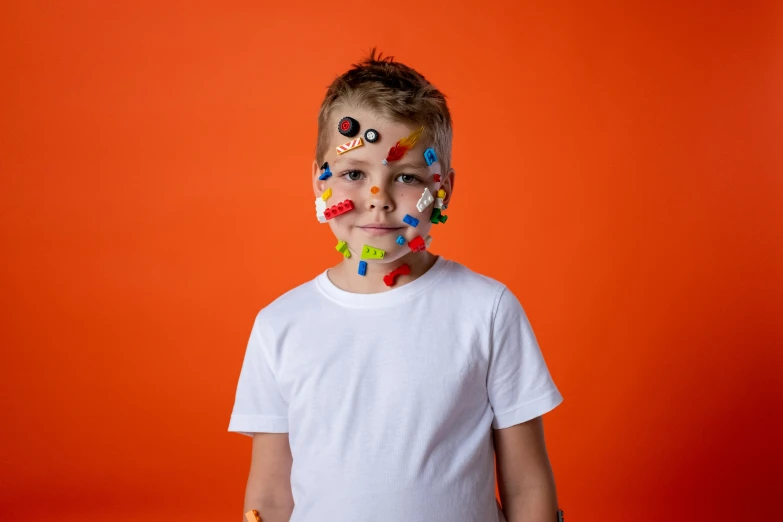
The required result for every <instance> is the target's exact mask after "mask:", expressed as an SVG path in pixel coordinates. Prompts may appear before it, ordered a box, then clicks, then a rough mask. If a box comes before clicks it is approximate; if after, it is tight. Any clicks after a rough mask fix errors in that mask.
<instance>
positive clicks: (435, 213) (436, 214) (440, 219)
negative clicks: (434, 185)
mask: <svg viewBox="0 0 783 522" xmlns="http://www.w3.org/2000/svg"><path fill="white" fill-rule="evenodd" d="M447 219H449V216H442V215H441V213H440V209H439V208H435V209H433V210H432V216H431V217H430V223H435V224H436V225H437V224H438V223H445V222H446V220H447Z"/></svg>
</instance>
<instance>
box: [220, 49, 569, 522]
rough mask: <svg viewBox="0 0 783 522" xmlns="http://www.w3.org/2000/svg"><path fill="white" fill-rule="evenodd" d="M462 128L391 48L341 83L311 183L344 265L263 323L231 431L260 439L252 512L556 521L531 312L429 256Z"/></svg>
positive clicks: (405, 521) (551, 391)
mask: <svg viewBox="0 0 783 522" xmlns="http://www.w3.org/2000/svg"><path fill="white" fill-rule="evenodd" d="M451 136H452V130H451V116H450V113H449V110H448V108H447V106H446V101H445V98H444V96H443V95H442V94H441V93H440V92H439V91H438V90H437V89H435V88H434V87H433V86H432V85H431V84H430V83H429V82H427V80H426V79H425V78H424V77H423V76H421V75H420V74H419V73H417V72H416V71H414V70H413V69H411V68H409V67H406V66H405V65H403V64H401V63H399V62H394V61H393V57H392V58H385V59H384V58H381V57H380V56H379V57H378V58H376V57H375V50H373V51H372V52H371V54H370V56H369V58H367V59H365V60H364V61H362V62H361V63H359V64H356V65H354V66H353V68H352V69H351V70H349V71H348V72H346V73H345V74H343V75H342V76H340V77H339V78H337V79H336V80H335V81H334V82H333V83H332V85H331V86H330V87H329V89H328V91H327V94H326V98H325V99H324V101H323V104H322V106H321V110H320V113H319V115H318V144H317V150H316V159H315V160H314V161H313V165H312V177H313V189H314V193H315V196H316V216H317V217H318V220H319V221H320V222H322V223H328V224H329V227H330V228H331V230H332V233H334V235H335V236H336V239H337V240H338V244H337V246H336V250H337V251H338V252H339V254H335V255H340V258H341V260H340V263H338V264H337V265H336V266H335V267H333V268H331V269H327V270H326V271H324V272H323V273H321V274H320V275H318V276H317V277H316V278H315V279H313V280H311V281H309V282H307V283H305V284H303V285H300V286H298V287H296V288H294V289H293V290H291V291H289V292H287V293H286V294H284V295H283V296H281V297H279V298H278V299H276V300H275V301H274V302H273V303H271V304H270V305H268V306H267V307H265V308H263V309H262V310H261V311H260V312H259V313H258V315H257V316H256V318H255V322H254V324H253V328H252V330H251V334H250V339H249V342H248V345H247V351H246V353H245V358H244V363H243V365H242V369H241V372H240V376H239V381H238V385H237V391H236V401H235V404H234V409H233V412H232V415H231V420H230V423H229V428H228V431H234V432H239V433H242V434H244V435H249V436H252V437H253V449H252V461H251V467H250V474H249V477H248V481H247V489H246V493H245V513H248V512H250V511H251V510H256V511H257V512H258V514H259V515H260V518H261V519H262V520H263V522H282V521H288V520H290V521H291V522H502V521H504V520H507V521H508V522H522V521H524V522H554V521H556V520H557V518H558V517H557V515H556V513H557V499H556V494H555V484H554V479H553V477H552V471H551V467H550V464H549V459H548V456H547V453H546V449H545V444H544V435H543V426H542V421H541V415H543V414H544V413H546V412H548V411H550V410H551V409H553V408H554V407H556V406H557V405H558V404H560V402H561V401H562V400H563V398H562V396H561V394H560V393H559V391H558V389H557V387H556V386H555V384H554V382H553V380H552V378H551V376H550V374H549V372H548V369H547V366H546V363H545V362H544V359H543V356H542V354H541V351H540V349H539V347H538V344H537V342H536V338H535V336H534V334H533V331H532V329H531V327H530V324H529V322H528V320H527V317H526V315H525V313H524V311H523V309H522V307H521V305H520V303H519V301H518V300H517V298H516V297H515V296H514V294H512V293H511V291H510V290H509V289H508V288H506V287H505V286H504V285H503V284H502V283H500V282H497V281H495V280H493V279H490V278H488V277H485V276H482V275H480V274H477V273H475V272H472V271H471V270H469V269H468V268H466V267H464V266H462V265H460V264H459V263H456V262H454V261H449V260H446V259H444V258H443V257H442V256H437V255H434V254H432V253H431V252H430V251H429V244H430V242H431V240H432V238H431V236H430V235H429V234H430V232H431V228H432V227H433V226H434V225H437V226H444V225H445V223H446V221H447V217H446V215H445V213H444V211H446V209H447V208H448V205H449V201H450V199H451V197H452V194H453V190H454V178H455V174H454V169H453V168H451V166H450V162H451ZM495 456H496V458H497V468H498V483H499V488H500V494H501V502H502V504H503V507H502V511H501V508H500V505H498V504H497V502H496V501H495V469H494V465H495V462H494V459H495ZM252 517H253V515H252V513H250V514H249V515H248V519H252Z"/></svg>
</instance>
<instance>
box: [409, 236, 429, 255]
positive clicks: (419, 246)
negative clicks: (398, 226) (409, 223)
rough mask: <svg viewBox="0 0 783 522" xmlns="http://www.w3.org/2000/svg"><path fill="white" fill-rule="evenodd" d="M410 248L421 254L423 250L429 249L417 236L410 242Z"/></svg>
mask: <svg viewBox="0 0 783 522" xmlns="http://www.w3.org/2000/svg"><path fill="white" fill-rule="evenodd" d="M408 246H409V247H410V249H411V251H413V252H421V251H422V250H424V249H426V248H427V247H426V245H425V244H424V240H423V239H422V238H421V236H416V237H415V238H413V239H411V240H410V241H408Z"/></svg>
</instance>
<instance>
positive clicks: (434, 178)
mask: <svg viewBox="0 0 783 522" xmlns="http://www.w3.org/2000/svg"><path fill="white" fill-rule="evenodd" d="M432 180H433V181H434V182H435V183H440V174H435V175H434V176H432Z"/></svg>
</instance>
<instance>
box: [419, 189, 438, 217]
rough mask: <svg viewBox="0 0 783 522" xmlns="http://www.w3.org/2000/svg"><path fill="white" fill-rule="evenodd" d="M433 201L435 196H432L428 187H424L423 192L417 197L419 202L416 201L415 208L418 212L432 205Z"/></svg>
mask: <svg viewBox="0 0 783 522" xmlns="http://www.w3.org/2000/svg"><path fill="white" fill-rule="evenodd" d="M433 201H435V198H434V197H432V193H431V192H430V189H429V188H428V187H424V192H423V193H422V195H421V198H419V202H418V203H416V209H417V210H418V211H419V212H424V209H425V208H427V207H429V206H430V205H432V202H433Z"/></svg>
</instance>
